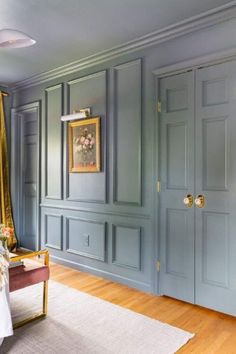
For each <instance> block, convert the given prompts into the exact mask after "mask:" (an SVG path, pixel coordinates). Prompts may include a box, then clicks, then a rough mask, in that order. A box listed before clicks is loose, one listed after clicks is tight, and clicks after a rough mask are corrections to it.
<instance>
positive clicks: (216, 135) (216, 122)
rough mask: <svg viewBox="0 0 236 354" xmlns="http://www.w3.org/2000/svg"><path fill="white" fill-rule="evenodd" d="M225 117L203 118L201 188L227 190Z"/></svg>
mask: <svg viewBox="0 0 236 354" xmlns="http://www.w3.org/2000/svg"><path fill="white" fill-rule="evenodd" d="M227 146H228V142H227V118H225V117H223V118H211V119H204V120H203V171H202V173H203V188H204V190H218V191H221V190H222V191H224V190H227V188H228V187H227V184H228V183H227V160H228V148H227Z"/></svg>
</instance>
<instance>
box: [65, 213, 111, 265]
mask: <svg viewBox="0 0 236 354" xmlns="http://www.w3.org/2000/svg"><path fill="white" fill-rule="evenodd" d="M105 247H106V224H105V223H101V222H97V221H93V220H83V219H79V218H72V217H67V218H66V249H67V252H70V253H74V254H78V255H80V256H84V257H87V258H92V259H97V260H100V261H105Z"/></svg>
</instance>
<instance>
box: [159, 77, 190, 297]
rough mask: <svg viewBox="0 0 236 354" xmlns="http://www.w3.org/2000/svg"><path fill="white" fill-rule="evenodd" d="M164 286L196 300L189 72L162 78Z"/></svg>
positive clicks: (172, 293) (163, 289) (174, 293)
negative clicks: (189, 199)
mask: <svg viewBox="0 0 236 354" xmlns="http://www.w3.org/2000/svg"><path fill="white" fill-rule="evenodd" d="M160 99H161V102H162V112H161V114H160V126H161V136H160V141H161V154H160V162H161V174H160V179H161V194H160V205H161V211H160V236H161V242H160V248H161V252H160V254H161V258H160V260H161V270H160V291H161V293H162V294H165V295H169V296H173V297H176V298H178V299H181V300H186V301H189V302H193V301H194V216H193V215H194V208H188V207H186V206H185V205H184V204H183V199H184V198H185V196H186V195H187V194H189V193H191V194H192V193H194V150H193V145H194V144H193V140H194V81H193V73H192V72H188V73H184V74H180V75H176V76H172V77H168V78H163V79H161V81H160Z"/></svg>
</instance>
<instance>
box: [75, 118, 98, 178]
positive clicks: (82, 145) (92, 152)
mask: <svg viewBox="0 0 236 354" xmlns="http://www.w3.org/2000/svg"><path fill="white" fill-rule="evenodd" d="M69 170H70V172H99V171H101V163H100V117H95V118H89V119H84V120H79V121H75V122H70V123H69Z"/></svg>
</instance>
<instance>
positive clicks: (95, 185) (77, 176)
mask: <svg viewBox="0 0 236 354" xmlns="http://www.w3.org/2000/svg"><path fill="white" fill-rule="evenodd" d="M106 84H107V83H106V71H102V72H98V73H95V74H92V75H89V76H85V77H82V78H78V79H75V80H73V81H69V82H68V91H69V111H70V112H71V113H72V112H73V111H74V110H78V109H81V108H86V107H90V108H91V112H92V116H94V117H95V116H99V117H101V139H100V140H101V167H102V168H101V172H96V173H94V172H92V173H91V172H90V173H69V174H68V176H67V179H68V180H67V199H69V200H71V201H84V202H95V203H96V202H97V203H105V202H106V120H107V117H106V90H107V88H106ZM67 157H68V151H67Z"/></svg>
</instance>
